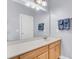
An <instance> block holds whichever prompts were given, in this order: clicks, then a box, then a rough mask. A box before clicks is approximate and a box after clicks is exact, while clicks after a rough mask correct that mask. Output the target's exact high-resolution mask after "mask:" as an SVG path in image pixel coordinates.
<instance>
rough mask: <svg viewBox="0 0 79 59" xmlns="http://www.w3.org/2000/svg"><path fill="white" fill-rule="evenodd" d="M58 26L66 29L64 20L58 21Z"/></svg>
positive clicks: (60, 28)
mask: <svg viewBox="0 0 79 59" xmlns="http://www.w3.org/2000/svg"><path fill="white" fill-rule="evenodd" d="M58 28H59V30H64V20H59V21H58Z"/></svg>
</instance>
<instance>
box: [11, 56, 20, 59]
mask: <svg viewBox="0 0 79 59" xmlns="http://www.w3.org/2000/svg"><path fill="white" fill-rule="evenodd" d="M11 59H20V58H19V56H17V57H14V58H11Z"/></svg>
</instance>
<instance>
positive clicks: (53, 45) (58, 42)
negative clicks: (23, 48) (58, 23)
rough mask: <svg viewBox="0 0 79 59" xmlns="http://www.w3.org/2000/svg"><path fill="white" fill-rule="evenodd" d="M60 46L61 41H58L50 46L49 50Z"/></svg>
mask: <svg viewBox="0 0 79 59" xmlns="http://www.w3.org/2000/svg"><path fill="white" fill-rule="evenodd" d="M60 44H61V41H60V40H58V41H56V42H54V43H51V44H50V45H49V48H53V47H55V46H56V45H60Z"/></svg>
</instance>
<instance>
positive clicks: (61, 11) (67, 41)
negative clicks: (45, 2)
mask: <svg viewBox="0 0 79 59" xmlns="http://www.w3.org/2000/svg"><path fill="white" fill-rule="evenodd" d="M49 5H50V6H49V9H50V17H51V36H52V37H57V36H60V37H61V38H62V46H61V48H62V50H61V52H62V53H61V54H62V55H63V56H66V57H69V58H70V59H71V58H72V30H69V31H59V30H58V28H57V25H58V24H57V21H58V20H59V19H64V18H71V17H72V0H59V1H58V0H50V1H49Z"/></svg>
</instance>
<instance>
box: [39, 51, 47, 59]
mask: <svg viewBox="0 0 79 59" xmlns="http://www.w3.org/2000/svg"><path fill="white" fill-rule="evenodd" d="M38 59H48V52H45V53H43V54H41V55H40V56H38Z"/></svg>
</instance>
